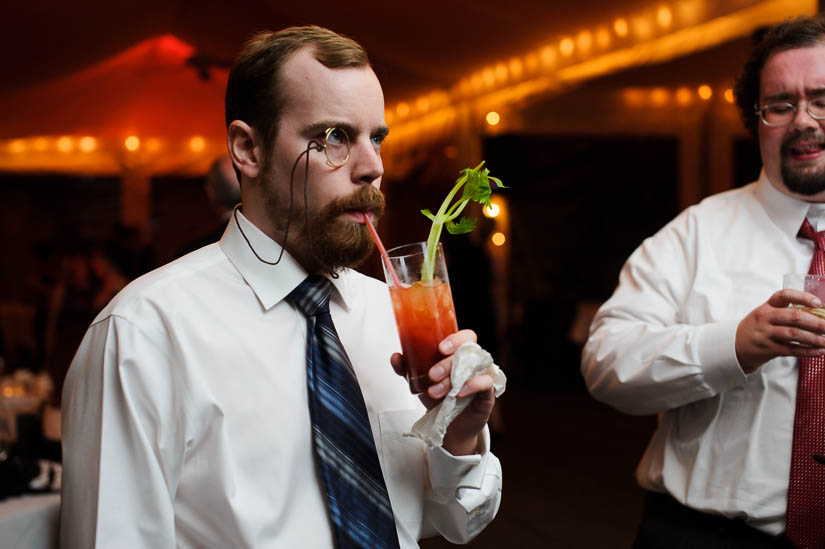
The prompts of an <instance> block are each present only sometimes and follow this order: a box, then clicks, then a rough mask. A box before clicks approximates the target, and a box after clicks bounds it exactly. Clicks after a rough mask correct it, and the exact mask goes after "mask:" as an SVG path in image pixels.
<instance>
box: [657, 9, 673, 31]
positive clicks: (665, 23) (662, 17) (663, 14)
mask: <svg viewBox="0 0 825 549" xmlns="http://www.w3.org/2000/svg"><path fill="white" fill-rule="evenodd" d="M656 20H657V21H658V22H659V25H660V26H661V27H662V28H665V29H666V28H668V27H669V26H670V24H671V23H673V12H671V11H670V8H669V7H667V6H662V7H661V8H659V11H657V12H656Z"/></svg>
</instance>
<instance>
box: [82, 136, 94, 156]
mask: <svg viewBox="0 0 825 549" xmlns="http://www.w3.org/2000/svg"><path fill="white" fill-rule="evenodd" d="M77 148H78V149H80V150H81V151H82V152H85V153H90V152H93V151H94V150H95V149H97V139H95V138H94V137H92V136H90V135H87V136H86V137H81V138H80V141H78V142H77Z"/></svg>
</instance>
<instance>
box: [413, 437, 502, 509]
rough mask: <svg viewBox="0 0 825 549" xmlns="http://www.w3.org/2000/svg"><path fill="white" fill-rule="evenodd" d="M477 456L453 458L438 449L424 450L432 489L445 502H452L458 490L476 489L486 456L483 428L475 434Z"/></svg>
mask: <svg viewBox="0 0 825 549" xmlns="http://www.w3.org/2000/svg"><path fill="white" fill-rule="evenodd" d="M478 446H479V453H477V454H470V455H469V456H454V455H452V454H451V453H449V452H448V451H447V450H445V449H444V448H442V447H441V446H438V447H436V448H428V449H427V463H428V465H429V470H430V483H431V485H432V487H433V490H435V491H436V493H437V494H439V495H440V496H441V497H443V498H445V499H456V498H457V497H458V489H459V488H475V489H480V488H481V483H482V480H483V479H484V471H485V470H486V468H487V467H486V465H487V461H488V459H489V455H490V432H489V430H488V428H487V426H486V425H485V426H484V429H482V430H481V432H480V433H479V435H478Z"/></svg>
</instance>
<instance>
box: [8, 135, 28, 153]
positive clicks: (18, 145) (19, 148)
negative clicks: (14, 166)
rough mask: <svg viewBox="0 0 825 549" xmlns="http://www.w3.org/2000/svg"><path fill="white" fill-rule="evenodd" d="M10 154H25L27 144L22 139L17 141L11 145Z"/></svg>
mask: <svg viewBox="0 0 825 549" xmlns="http://www.w3.org/2000/svg"><path fill="white" fill-rule="evenodd" d="M9 152H10V153H11V154H23V153H24V152H26V142H25V141H23V140H22V139H15V140H13V141H12V142H11V143H9Z"/></svg>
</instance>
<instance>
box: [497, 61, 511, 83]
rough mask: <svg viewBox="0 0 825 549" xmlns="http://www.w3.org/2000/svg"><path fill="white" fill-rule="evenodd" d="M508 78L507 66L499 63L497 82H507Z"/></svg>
mask: <svg viewBox="0 0 825 549" xmlns="http://www.w3.org/2000/svg"><path fill="white" fill-rule="evenodd" d="M507 76H508V72H507V66H506V65H505V64H504V63H499V64H498V65H496V80H498V81H499V82H506V81H507Z"/></svg>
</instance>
